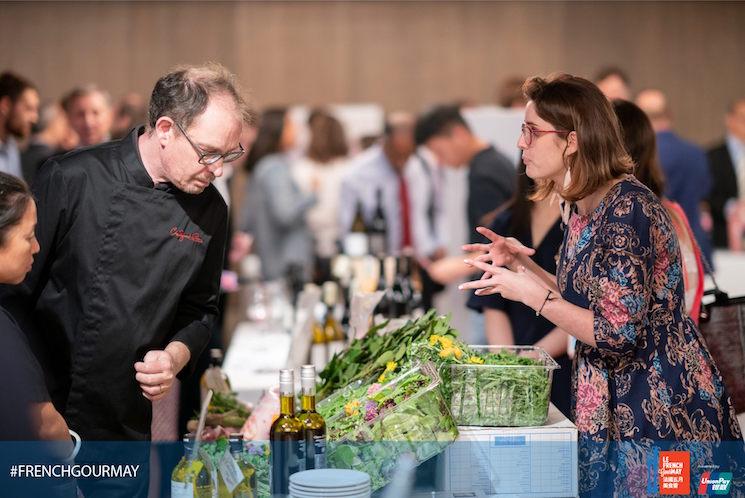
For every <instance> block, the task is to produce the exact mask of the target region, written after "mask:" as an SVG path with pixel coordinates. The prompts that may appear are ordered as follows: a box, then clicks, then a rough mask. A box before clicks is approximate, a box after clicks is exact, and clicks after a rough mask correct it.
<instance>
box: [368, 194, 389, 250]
mask: <svg viewBox="0 0 745 498" xmlns="http://www.w3.org/2000/svg"><path fill="white" fill-rule="evenodd" d="M367 233H368V237H369V239H370V254H372V255H373V256H375V257H377V258H381V259H382V258H384V257H385V255H386V253H387V252H388V250H387V249H388V222H387V221H386V219H385V212H383V190H382V189H380V188H379V189H377V190H376V191H375V212H374V214H373V218H372V220H371V221H370V226H369V228H368V230H367Z"/></svg>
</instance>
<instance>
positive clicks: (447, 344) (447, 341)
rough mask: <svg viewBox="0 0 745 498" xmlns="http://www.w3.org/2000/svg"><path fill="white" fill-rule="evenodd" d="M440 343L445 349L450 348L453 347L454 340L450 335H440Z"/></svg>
mask: <svg viewBox="0 0 745 498" xmlns="http://www.w3.org/2000/svg"><path fill="white" fill-rule="evenodd" d="M439 340H440V345H441V346H442V348H443V349H448V348H452V347H453V340H452V339H451V338H450V337H444V336H443V337H440V339H439Z"/></svg>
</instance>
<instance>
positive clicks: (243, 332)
mask: <svg viewBox="0 0 745 498" xmlns="http://www.w3.org/2000/svg"><path fill="white" fill-rule="evenodd" d="M289 350H290V334H288V333H286V332H276V331H267V330H266V329H265V328H262V327H261V326H259V325H256V324H253V323H251V322H241V323H240V324H238V326H237V327H236V329H235V333H234V334H233V339H232V340H231V342H230V347H229V348H228V351H227V353H226V355H225V361H224V362H223V370H224V371H225V373H226V374H227V376H228V379H230V386H231V387H232V389H233V390H234V391H236V392H237V393H238V398H239V399H241V400H242V401H246V402H248V403H256V402H257V401H258V400H259V398H260V397H261V394H262V392H263V391H264V390H265V389H268V388H269V387H271V386H273V385H274V384H279V370H280V369H281V368H284V367H285V364H286V363H287V354H288V353H289Z"/></svg>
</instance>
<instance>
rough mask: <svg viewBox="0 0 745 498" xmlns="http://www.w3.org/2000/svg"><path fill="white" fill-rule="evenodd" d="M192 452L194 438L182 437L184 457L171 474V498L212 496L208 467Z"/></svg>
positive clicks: (212, 488) (203, 497) (211, 482)
mask: <svg viewBox="0 0 745 498" xmlns="http://www.w3.org/2000/svg"><path fill="white" fill-rule="evenodd" d="M193 450H194V437H193V436H189V435H186V436H184V456H183V457H182V458H181V461H180V462H179V463H178V465H176V468H175V469H173V472H172V473H171V497H172V498H212V496H213V494H214V486H213V481H212V475H211V473H210V470H209V466H207V465H205V463H204V461H203V460H202V458H201V457H200V456H199V455H194V454H193Z"/></svg>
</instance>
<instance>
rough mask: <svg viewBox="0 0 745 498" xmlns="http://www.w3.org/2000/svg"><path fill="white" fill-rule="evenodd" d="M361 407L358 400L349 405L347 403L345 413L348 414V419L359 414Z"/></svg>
mask: <svg viewBox="0 0 745 498" xmlns="http://www.w3.org/2000/svg"><path fill="white" fill-rule="evenodd" d="M359 407H360V402H359V401H357V400H355V401H350V402H349V403H347V404H346V405H344V413H346V414H347V417H351V416H354V415H357V414H358V413H359V411H358V410H357V408H359Z"/></svg>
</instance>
